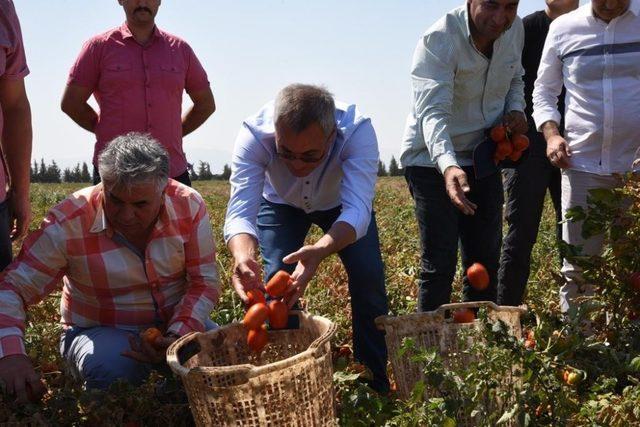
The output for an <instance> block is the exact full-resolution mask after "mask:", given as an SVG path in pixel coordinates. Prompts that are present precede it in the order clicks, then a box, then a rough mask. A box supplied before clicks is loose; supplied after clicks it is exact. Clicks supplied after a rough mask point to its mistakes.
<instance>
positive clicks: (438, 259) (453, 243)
mask: <svg viewBox="0 0 640 427" xmlns="http://www.w3.org/2000/svg"><path fill="white" fill-rule="evenodd" d="M463 170H464V171H465V172H466V174H467V180H468V182H469V185H470V187H471V191H470V192H469V193H468V194H467V197H468V198H469V200H471V201H472V202H473V203H475V204H476V205H477V206H478V207H477V209H476V212H475V214H474V215H465V214H463V213H462V212H461V211H460V210H459V209H458V208H456V207H455V206H454V204H453V203H452V202H451V199H450V198H449V196H448V195H447V192H446V190H445V184H444V177H443V176H442V174H440V172H438V170H436V168H430V167H407V168H405V178H406V180H407V183H408V184H409V191H410V192H411V196H412V197H413V200H414V201H415V213H416V218H417V220H418V227H419V229H420V243H421V247H422V254H421V271H420V279H419V282H418V284H419V293H418V310H419V311H431V310H434V309H436V308H438V307H439V306H441V305H442V304H446V303H448V302H450V298H451V285H452V282H453V277H454V275H455V272H456V264H457V261H458V246H460V253H461V256H462V267H463V269H464V271H465V272H466V270H467V268H468V267H469V266H470V265H471V264H473V263H474V262H479V263H481V264H482V265H484V266H485V268H486V269H487V271H488V272H489V277H490V282H489V286H488V287H487V289H485V290H483V291H477V290H475V289H473V288H472V287H471V285H470V284H469V281H468V280H467V277H466V274H465V276H464V278H463V290H462V291H463V300H464V301H485V300H487V301H495V300H496V284H497V272H498V259H499V257H500V244H501V241H502V203H503V201H504V195H503V189H502V177H501V175H500V174H499V173H496V174H494V175H491V176H489V177H486V178H483V179H481V180H476V179H475V177H474V175H473V168H470V167H464V168H463Z"/></svg>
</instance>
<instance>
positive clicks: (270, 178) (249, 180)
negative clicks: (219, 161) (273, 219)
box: [224, 102, 379, 242]
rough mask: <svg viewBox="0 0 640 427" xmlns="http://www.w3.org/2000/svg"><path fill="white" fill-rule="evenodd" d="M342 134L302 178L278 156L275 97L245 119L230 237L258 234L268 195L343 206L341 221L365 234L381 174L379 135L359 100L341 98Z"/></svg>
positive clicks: (320, 206) (319, 206)
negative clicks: (346, 101) (356, 102)
mask: <svg viewBox="0 0 640 427" xmlns="http://www.w3.org/2000/svg"><path fill="white" fill-rule="evenodd" d="M336 125H337V135H336V139H335V141H334V142H333V143H332V145H331V147H330V148H329V152H328V153H327V155H326V156H325V158H324V160H323V161H322V162H321V163H320V164H319V165H318V167H317V168H316V169H314V170H313V172H311V174H309V175H308V176H306V177H302V178H298V177H296V176H294V175H292V174H291V172H289V169H287V166H286V165H285V163H284V162H283V160H282V159H280V158H279V157H278V156H277V155H276V144H275V128H274V123H273V102H270V103H269V104H267V105H266V106H264V107H263V108H262V109H261V110H260V112H258V114H256V115H255V116H253V117H250V118H248V119H247V120H245V121H244V123H243V124H242V127H241V128H240V133H239V134H238V137H237V139H236V143H235V148H234V153H233V160H232V164H231V179H230V182H231V198H230V200H229V205H228V207H227V216H226V219H225V225H224V239H225V241H226V242H228V241H229V239H231V238H232V237H233V236H235V235H236V234H239V233H248V234H251V235H253V236H254V237H256V238H257V231H256V219H257V215H258V210H259V208H260V203H261V201H262V197H264V198H265V199H267V200H268V201H270V202H273V203H279V204H287V205H290V206H293V207H296V208H299V209H301V210H302V211H304V212H306V213H310V212H314V211H324V210H329V209H332V208H335V207H337V206H342V212H341V214H340V216H339V217H338V219H337V220H336V222H338V221H342V222H346V223H347V224H349V225H351V226H352V227H353V228H354V229H355V232H356V236H357V238H358V239H359V238H361V237H363V236H364V235H365V234H366V232H367V228H368V227H369V222H370V220H371V209H372V204H373V196H374V191H375V183H376V179H377V173H378V159H379V153H378V140H377V137H376V133H375V131H374V130H373V126H372V125H371V121H370V120H369V119H368V118H367V117H364V116H362V115H361V114H360V112H359V111H358V109H357V108H356V106H355V105H347V104H343V103H339V102H337V103H336Z"/></svg>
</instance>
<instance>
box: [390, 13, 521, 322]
mask: <svg viewBox="0 0 640 427" xmlns="http://www.w3.org/2000/svg"><path fill="white" fill-rule="evenodd" d="M517 9H518V0H467V4H465V5H464V6H461V7H459V8H457V9H454V10H452V11H451V12H449V13H448V14H447V15H445V16H444V17H443V18H441V19H440V20H439V21H438V22H436V23H435V24H434V25H433V26H432V27H431V28H430V29H429V30H427V32H426V33H425V34H424V36H423V37H422V38H421V39H420V41H419V42H418V46H417V47H416V50H415V53H414V58H413V67H412V82H413V93H414V102H413V106H412V107H413V108H412V111H411V113H410V114H409V117H408V119H407V127H406V131H405V137H404V140H403V145H402V155H401V157H400V163H401V164H402V166H403V167H404V168H405V178H406V180H407V183H408V184H409V190H410V191H411V195H412V196H413V198H414V200H415V203H416V207H415V210H416V217H417V219H418V225H419V228H420V238H421V244H422V261H421V263H422V271H421V273H420V281H419V285H420V292H419V300H418V309H419V310H421V311H427V310H434V309H436V308H437V307H439V306H440V305H442V304H445V303H447V302H449V299H450V295H451V284H452V281H453V276H454V274H455V271H456V262H457V250H458V241H460V244H461V253H462V265H463V268H464V269H465V270H466V269H467V267H469V266H470V265H471V264H473V263H475V262H479V263H481V264H483V265H484V266H485V267H486V269H487V270H488V272H489V276H490V283H489V286H488V287H487V288H486V289H485V290H482V291H478V290H475V289H473V288H471V287H470V286H469V282H468V280H467V278H466V276H465V278H464V299H465V300H476V301H477V300H491V301H495V299H496V272H497V269H498V259H499V256H500V245H501V240H502V203H503V200H504V196H503V189H502V179H501V175H500V173H495V174H493V175H491V176H488V177H485V178H483V179H478V180H477V179H475V177H474V174H473V168H472V153H473V150H474V148H475V147H476V146H477V145H478V144H479V143H480V142H482V140H483V139H484V133H485V130H486V129H487V128H490V127H492V126H494V125H496V124H499V123H501V122H502V123H504V124H506V125H507V126H509V128H510V129H511V130H512V131H514V132H517V133H524V132H526V130H527V122H526V119H525V116H524V114H523V111H524V106H525V103H524V93H523V88H524V83H523V81H522V74H523V71H522V65H521V62H520V58H521V54H522V45H523V40H524V31H523V28H522V22H521V21H520V19H519V18H518V17H517V16H516V13H517Z"/></svg>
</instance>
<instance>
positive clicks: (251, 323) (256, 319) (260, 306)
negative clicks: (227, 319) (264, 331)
mask: <svg viewBox="0 0 640 427" xmlns="http://www.w3.org/2000/svg"><path fill="white" fill-rule="evenodd" d="M268 317H269V307H267V304H264V303H261V302H259V303H256V304H254V305H252V306H251V307H249V309H248V310H247V312H246V313H245V315H244V319H242V324H243V325H244V326H245V327H246V328H247V329H258V328H260V327H261V326H262V324H263V323H264V322H265V321H266V320H267V318H268Z"/></svg>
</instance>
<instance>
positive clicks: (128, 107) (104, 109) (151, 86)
mask: <svg viewBox="0 0 640 427" xmlns="http://www.w3.org/2000/svg"><path fill="white" fill-rule="evenodd" d="M67 84H69V85H76V86H82V87H86V88H89V89H90V90H91V91H92V93H93V96H94V97H95V99H96V101H97V102H98V106H99V107H100V112H99V118H98V123H97V124H96V128H95V134H96V144H95V149H94V153H93V164H94V165H96V166H97V164H98V160H97V158H98V154H99V153H100V151H102V149H103V148H104V147H105V146H106V145H107V144H108V143H109V142H110V141H111V140H113V139H114V138H115V137H117V136H120V135H122V134H125V133H128V132H134V131H135V132H143V133H149V134H151V136H153V137H154V138H155V139H157V140H158V141H159V142H160V143H161V144H162V145H163V146H164V147H165V148H166V149H167V151H168V152H169V157H170V172H169V173H170V176H172V177H177V176H179V175H181V174H183V173H184V172H185V171H186V170H187V158H186V156H185V154H184V151H183V150H182V93H183V91H184V90H186V91H187V93H195V92H199V91H201V90H204V89H206V88H208V87H209V81H208V80H207V73H206V72H205V70H204V68H203V67H202V65H201V64H200V62H199V61H198V58H197V57H196V55H195V54H194V53H193V50H192V49H191V47H190V46H189V45H188V44H187V43H186V42H185V41H183V40H181V39H179V38H178V37H176V36H173V35H171V34H169V33H166V32H164V31H162V30H160V29H158V28H157V27H156V29H155V30H154V33H153V36H152V37H151V39H150V40H149V42H148V43H147V44H146V45H144V46H142V45H140V44H139V43H138V42H137V41H136V40H135V38H134V37H133V35H132V34H131V31H129V28H128V27H127V25H126V23H125V24H122V26H120V27H119V28H115V29H113V30H110V31H107V32H106V33H103V34H99V35H97V36H95V37H93V38H91V39H90V40H89V41H87V42H86V43H85V44H84V46H83V47H82V51H81V52H80V55H79V56H78V59H77V60H76V62H75V64H73V67H71V71H70V73H69V80H68V82H67Z"/></svg>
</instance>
